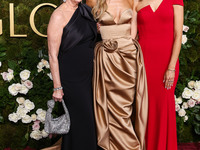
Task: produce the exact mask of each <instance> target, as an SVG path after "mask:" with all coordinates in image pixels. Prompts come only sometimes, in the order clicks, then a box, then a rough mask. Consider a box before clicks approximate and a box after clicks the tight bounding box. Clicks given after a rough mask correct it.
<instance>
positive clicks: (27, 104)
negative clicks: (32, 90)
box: [24, 99, 35, 112]
mask: <svg viewBox="0 0 200 150" xmlns="http://www.w3.org/2000/svg"><path fill="white" fill-rule="evenodd" d="M24 107H25V108H26V109H27V110H28V111H29V112H30V110H33V109H34V108H35V104H34V103H33V102H31V101H30V100H29V99H27V100H25V102H24Z"/></svg>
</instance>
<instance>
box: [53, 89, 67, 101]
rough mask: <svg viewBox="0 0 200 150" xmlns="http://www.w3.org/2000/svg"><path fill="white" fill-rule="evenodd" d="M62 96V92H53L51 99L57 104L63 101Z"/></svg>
mask: <svg viewBox="0 0 200 150" xmlns="http://www.w3.org/2000/svg"><path fill="white" fill-rule="evenodd" d="M63 95H64V93H63V90H57V91H54V92H53V99H54V100H55V101H56V102H57V101H59V102H61V101H62V99H63Z"/></svg>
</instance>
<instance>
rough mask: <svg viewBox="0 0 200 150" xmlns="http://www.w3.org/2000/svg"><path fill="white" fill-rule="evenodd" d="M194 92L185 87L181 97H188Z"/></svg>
mask: <svg viewBox="0 0 200 150" xmlns="http://www.w3.org/2000/svg"><path fill="white" fill-rule="evenodd" d="M193 94H194V92H193V91H192V90H190V89H188V88H187V87H186V88H185V89H184V91H183V93H182V97H183V98H185V99H190V97H191V96H192V95H193Z"/></svg>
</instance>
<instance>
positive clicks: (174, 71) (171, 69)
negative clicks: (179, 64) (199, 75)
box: [167, 69, 176, 72]
mask: <svg viewBox="0 0 200 150" xmlns="http://www.w3.org/2000/svg"><path fill="white" fill-rule="evenodd" d="M167 70H169V71H174V72H175V71H176V69H167Z"/></svg>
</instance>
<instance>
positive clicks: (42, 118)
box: [36, 109, 46, 123]
mask: <svg viewBox="0 0 200 150" xmlns="http://www.w3.org/2000/svg"><path fill="white" fill-rule="evenodd" d="M36 113H37V120H40V121H41V122H43V123H44V121H45V117H46V111H45V110H42V109H38V110H37V111H36Z"/></svg>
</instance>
